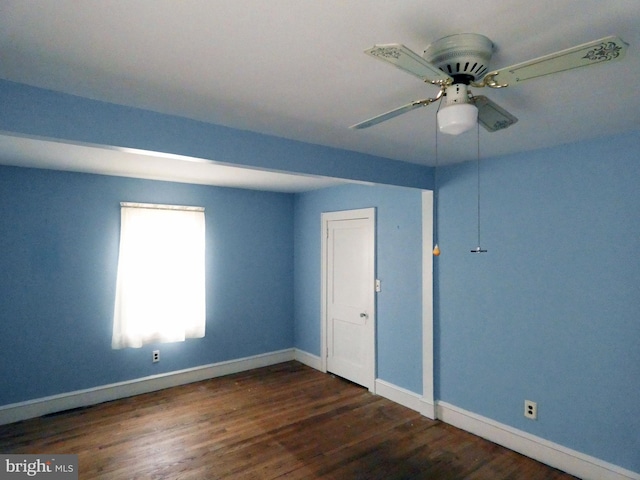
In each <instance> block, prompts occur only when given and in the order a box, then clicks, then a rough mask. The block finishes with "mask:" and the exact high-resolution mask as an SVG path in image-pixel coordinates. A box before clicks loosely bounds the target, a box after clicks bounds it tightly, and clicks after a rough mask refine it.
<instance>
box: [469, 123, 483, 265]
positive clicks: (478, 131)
mask: <svg viewBox="0 0 640 480" xmlns="http://www.w3.org/2000/svg"><path fill="white" fill-rule="evenodd" d="M476 139H477V141H478V142H477V145H478V151H477V157H476V170H477V175H476V178H477V187H478V190H477V191H478V202H477V204H478V246H477V247H476V248H474V249H473V250H471V253H486V250H484V249H483V248H482V247H480V125H479V124H478V125H476Z"/></svg>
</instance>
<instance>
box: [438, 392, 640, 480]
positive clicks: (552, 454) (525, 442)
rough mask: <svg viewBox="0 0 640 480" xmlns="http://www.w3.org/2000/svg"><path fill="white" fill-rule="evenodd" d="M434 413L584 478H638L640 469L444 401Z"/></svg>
mask: <svg viewBox="0 0 640 480" xmlns="http://www.w3.org/2000/svg"><path fill="white" fill-rule="evenodd" d="M436 413H437V417H438V418H439V419H440V420H442V421H443V422H445V423H449V424H451V425H453V426H455V427H458V428H460V429H462V430H466V431H467V432H470V433H473V434H475V435H478V436H480V437H483V438H486V439H487V440H490V441H492V442H494V443H497V444H498V445H502V446H504V447H507V448H508V449H510V450H513V451H515V452H518V453H521V454H523V455H526V456H527V457H530V458H533V459H535V460H538V461H540V462H542V463H545V464H547V465H550V466H552V467H555V468H557V469H559V470H562V471H564V472H567V473H570V474H571V475H575V476H577V477H579V478H582V479H584V480H640V473H636V472H632V471H630V470H626V469H624V468H621V467H618V466H617V465H614V464H611V463H608V462H605V461H604V460H600V459H598V458H595V457H591V456H589V455H585V454H584V453H580V452H578V451H576V450H572V449H570V448H567V447H564V446H562V445H559V444H557V443H553V442H550V441H548V440H545V439H543V438H540V437H537V436H535V435H531V434H529V433H527V432H523V431H522V430H518V429H516V428H513V427H510V426H508V425H504V424H501V423H499V422H496V421H494V420H491V419H490V418H486V417H483V416H481V415H477V414H475V413H472V412H468V411H466V410H463V409H461V408H458V407H456V406H454V405H450V404H448V403H446V402H438V403H437V405H436Z"/></svg>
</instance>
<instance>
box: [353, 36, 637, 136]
mask: <svg viewBox="0 0 640 480" xmlns="http://www.w3.org/2000/svg"><path fill="white" fill-rule="evenodd" d="M626 48H627V44H625V43H624V42H623V41H622V40H621V39H620V38H618V37H615V36H609V37H605V38H601V39H599V40H594V41H591V42H588V43H584V44H582V45H577V46H575V47H571V48H567V49H565V50H560V51H558V52H555V53H551V54H549V55H545V56H542V57H539V58H535V59H532V60H529V61H526V62H522V63H518V64H516V65H512V66H510V67H505V68H501V69H500V70H489V62H490V60H491V54H492V53H493V42H492V41H491V40H489V39H488V38H487V37H485V36H484V35H479V34H475V33H463V34H457V35H450V36H447V37H444V38H441V39H439V40H437V41H435V42H433V43H432V44H430V45H429V46H428V47H427V48H426V50H425V51H424V53H423V55H422V56H420V55H418V54H417V53H415V52H413V51H412V50H410V49H408V48H407V47H405V46H404V45H402V44H399V43H391V44H385V45H374V46H373V47H372V48H370V49H368V50H365V53H366V54H368V55H371V56H372V57H374V58H377V59H380V60H383V61H385V62H387V63H388V64H390V65H393V66H395V67H397V68H399V69H401V70H404V71H405V72H407V73H410V74H412V75H415V76H416V77H418V78H420V79H421V80H423V81H424V82H426V83H431V84H433V85H437V86H439V87H440V90H439V91H438V93H437V95H436V96H435V97H433V98H425V99H423V100H416V101H413V102H411V103H409V104H407V105H403V106H401V107H399V108H395V109H393V110H391V111H389V112H386V113H383V114H381V115H377V116H375V117H373V118H370V119H368V120H365V121H364V122H360V123H357V124H355V125H353V126H352V127H351V128H355V129H361V128H367V127H371V126H373V125H376V124H378V123H381V122H384V121H386V120H390V119H392V118H394V117H397V116H398V115H402V114H403V113H407V112H410V111H411V110H414V109H416V108H419V107H426V106H427V105H430V104H432V103H434V102H436V101H438V100H440V99H442V101H443V102H444V103H443V105H442V106H441V108H440V109H439V110H438V114H437V120H438V127H439V130H440V131H441V132H442V133H448V134H452V135H457V134H460V133H463V132H465V131H467V130H469V129H471V128H473V127H474V126H475V125H476V123H477V122H479V123H480V125H482V126H483V127H484V128H485V129H487V130H488V131H490V132H496V131H498V130H502V129H504V128H507V127H509V126H511V125H513V124H514V123H516V122H517V121H518V119H517V118H516V117H514V116H513V115H512V114H510V113H509V112H507V111H506V110H505V109H503V108H502V107H500V106H499V105H497V104H496V103H495V102H493V101H492V100H490V99H489V98H487V97H485V96H484V95H474V94H473V93H471V91H470V90H469V87H474V88H481V87H490V88H505V87H508V86H512V85H517V84H519V83H520V82H524V81H525V80H530V79H532V78H538V77H543V76H546V75H550V74H552V73H557V72H563V71H566V70H572V69H574V68H579V67H586V66H588V65H594V64H596V63H601V62H607V61H611V60H620V59H622V57H623V56H624V53H625V51H626Z"/></svg>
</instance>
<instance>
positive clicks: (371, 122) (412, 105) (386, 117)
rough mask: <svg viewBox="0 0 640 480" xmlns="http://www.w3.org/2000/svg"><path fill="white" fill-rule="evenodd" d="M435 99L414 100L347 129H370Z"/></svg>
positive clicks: (424, 105) (428, 103)
mask: <svg viewBox="0 0 640 480" xmlns="http://www.w3.org/2000/svg"><path fill="white" fill-rule="evenodd" d="M434 101H435V99H433V98H425V99H424V100H416V101H415V102H411V103H409V104H407V105H403V106H402V107H398V108H394V109H393V110H390V111H388V112H387V113H383V114H382V115H378V116H376V117H373V118H370V119H369V120H365V121H364V122H360V123H356V124H355V125H351V127H349V128H354V129H356V130H360V129H362V128H368V127H372V126H373V125H377V124H378V123H382V122H384V121H387V120H391V119H392V118H394V117H397V116H398V115H402V114H403V113H407V112H410V111H411V110H414V109H416V108H418V107H426V106H427V105H430V104H431V103H433V102H434Z"/></svg>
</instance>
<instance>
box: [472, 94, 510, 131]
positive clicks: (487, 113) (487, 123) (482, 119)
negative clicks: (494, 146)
mask: <svg viewBox="0 0 640 480" xmlns="http://www.w3.org/2000/svg"><path fill="white" fill-rule="evenodd" d="M473 102H474V103H475V105H476V107H477V108H478V122H479V123H480V125H482V126H483V127H484V128H486V129H487V130H488V131H490V132H497V131H498V130H502V129H504V128H507V127H510V126H511V125H513V124H514V123H516V122H517V121H518V119H517V118H516V117H514V116H513V115H511V114H510V113H509V112H507V111H506V110H505V109H504V108H502V107H501V106H499V105H498V104H497V103H495V102H493V101H491V100H489V99H488V98H487V97H485V96H484V95H478V96H474V97H473Z"/></svg>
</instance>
